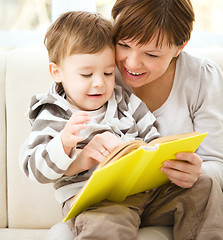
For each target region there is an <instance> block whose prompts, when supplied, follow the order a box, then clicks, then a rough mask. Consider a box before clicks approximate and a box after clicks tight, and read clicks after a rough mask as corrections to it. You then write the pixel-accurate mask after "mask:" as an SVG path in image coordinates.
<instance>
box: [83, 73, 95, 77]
mask: <svg viewBox="0 0 223 240" xmlns="http://www.w3.org/2000/svg"><path fill="white" fill-rule="evenodd" d="M81 76H82V77H86V78H88V77H91V76H92V73H90V74H81Z"/></svg>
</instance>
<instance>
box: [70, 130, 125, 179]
mask: <svg viewBox="0 0 223 240" xmlns="http://www.w3.org/2000/svg"><path fill="white" fill-rule="evenodd" d="M122 143H123V141H122V140H121V139H120V138H119V137H117V136H116V135H114V134H113V133H110V132H104V133H101V134H97V135H95V136H94V137H93V138H92V140H91V141H90V142H89V143H88V144H87V145H86V146H85V147H84V148H83V150H80V151H79V153H78V155H77V158H76V159H75V160H74V161H73V163H72V164H71V165H70V167H69V168H68V170H67V172H66V173H65V175H67V176H72V175H75V174H77V173H80V172H83V171H85V170H88V169H90V168H92V167H94V166H95V165H97V164H99V163H100V162H103V161H104V160H105V157H106V156H107V155H108V154H109V153H110V152H112V151H113V150H114V149H115V148H117V147H118V146H120V145H121V144H122Z"/></svg>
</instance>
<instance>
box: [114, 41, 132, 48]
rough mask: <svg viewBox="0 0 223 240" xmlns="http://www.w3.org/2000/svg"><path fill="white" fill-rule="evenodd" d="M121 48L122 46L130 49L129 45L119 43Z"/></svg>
mask: <svg viewBox="0 0 223 240" xmlns="http://www.w3.org/2000/svg"><path fill="white" fill-rule="evenodd" d="M117 44H118V45H119V46H121V47H126V48H128V47H129V46H128V45H127V44H125V43H119V42H118V43H117Z"/></svg>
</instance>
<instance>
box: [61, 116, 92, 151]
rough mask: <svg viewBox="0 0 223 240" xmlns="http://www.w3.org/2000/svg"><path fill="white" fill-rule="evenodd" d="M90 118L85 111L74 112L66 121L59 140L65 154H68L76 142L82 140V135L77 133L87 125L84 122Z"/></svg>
mask: <svg viewBox="0 0 223 240" xmlns="http://www.w3.org/2000/svg"><path fill="white" fill-rule="evenodd" d="M90 119H91V116H90V115H89V114H88V113H86V112H75V113H74V114H73V115H72V116H71V118H70V119H69V121H68V122H67V123H66V125H65V127H64V129H63V130H62V132H61V141H62V144H63V148H64V152H65V153H66V154H67V155H69V154H70V152H71V150H72V149H73V148H74V147H75V146H76V144H77V143H78V142H80V141H82V140H83V137H82V136H79V133H80V131H81V130H83V129H85V128H86V127H87V124H86V122H89V121H90Z"/></svg>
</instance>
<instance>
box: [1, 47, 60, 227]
mask: <svg viewBox="0 0 223 240" xmlns="http://www.w3.org/2000/svg"><path fill="white" fill-rule="evenodd" d="M5 79H6V80H5V81H6V82H5V101H6V125H7V162H6V165H7V220H8V227H10V228H49V227H51V226H52V225H53V224H55V223H56V222H58V221H59V220H61V218H62V216H61V213H60V212H61V211H60V206H59V203H57V202H56V200H55V198H54V191H53V186H52V185H51V184H50V185H41V184H39V183H35V182H32V181H30V180H29V179H28V178H26V176H25V175H23V173H22V172H21V170H20V168H19V163H18V153H19V148H20V146H21V144H22V143H23V141H24V140H25V139H26V137H27V136H28V134H29V132H30V123H29V121H28V120H27V118H26V117H25V112H26V110H27V108H28V105H29V102H30V99H31V96H32V95H34V94H35V93H41V92H46V91H48V89H49V86H50V84H51V79H50V75H49V72H48V57H47V52H46V51H45V50H43V49H35V50H33V49H18V50H13V51H9V52H8V54H7V58H6V77H5Z"/></svg>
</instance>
